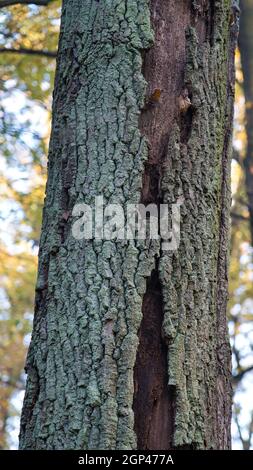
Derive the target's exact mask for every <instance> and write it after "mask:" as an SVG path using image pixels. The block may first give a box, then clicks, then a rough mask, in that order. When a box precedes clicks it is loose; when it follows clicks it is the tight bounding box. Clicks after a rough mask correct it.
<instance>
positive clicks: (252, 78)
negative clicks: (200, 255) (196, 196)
mask: <svg viewBox="0 0 253 470" xmlns="http://www.w3.org/2000/svg"><path fill="white" fill-rule="evenodd" d="M252 25H253V3H252V1H251V0H242V1H241V20H240V36H239V47H240V53H241V62H242V71H243V77H244V83H243V88H244V95H245V108H246V132H247V140H248V144H247V153H246V158H245V160H244V167H245V183H246V191H247V195H248V204H249V215H250V233H251V240H252V245H253V35H252Z"/></svg>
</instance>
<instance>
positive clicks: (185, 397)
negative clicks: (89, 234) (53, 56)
mask: <svg viewBox="0 0 253 470" xmlns="http://www.w3.org/2000/svg"><path fill="white" fill-rule="evenodd" d="M230 19H231V10H230V1H228V0H219V1H216V2H214V1H208V0H202V1H201V0H200V1H197V0H194V1H190V0H188V1H185V0H184V1H183V0H180V1H177V2H172V1H171V2H167V1H159V2H158V1H157V0H156V1H155V0H152V1H151V2H149V1H148V0H132V1H131V2H129V1H123V0H118V1H116V2H111V1H109V0H108V1H104V2H94V1H91V0H90V1H87V2H83V1H81V0H65V1H63V12H62V23H61V34H60V45H59V56H58V62H57V73H56V83H55V92H54V104H53V125H52V136H51V142H50V151H49V163H48V183H47V191H46V193H47V196H46V201H45V208H44V216H43V227H42V235H41V241H40V253H39V272H38V281H37V288H36V308H35V318H34V327H33V335H32V341H31V345H30V348H29V353H28V358H27V364H26V369H27V374H28V380H27V388H26V395H25V400H24V406H23V412H22V419H21V433H20V447H21V448H22V449H135V448H136V447H138V448H144V449H162V448H163V449H169V448H172V447H174V448H182V449H184V448H196V449H201V448H204V449H210V448H220V449H226V448H229V447H230V430H229V422H230V404H231V403H230V400H231V390H230V352H229V346H228V338H227V330H226V297H227V285H226V283H227V280H226V275H227V274H226V273H227V245H228V235H229V226H228V222H227V221H228V216H229V203H230V193H229V163H230V147H231V122H232V102H233V86H232V85H233V80H234V77H233V65H232V64H233V60H232V59H233V58H232V54H233V49H234V43H233V42H231V34H230ZM231 86H232V88H231ZM156 89H158V90H160V89H161V90H162V94H161V98H160V100H158V102H157V103H155V104H154V103H152V104H151V105H147V97H148V96H150V95H152V94H153V92H154V90H156ZM187 100H188V101H187ZM189 100H190V101H189ZM189 102H190V105H189ZM145 103H146V104H145ZM101 194H102V195H103V197H104V199H105V204H107V203H120V204H122V205H123V206H126V204H128V203H138V202H140V201H141V202H142V203H144V204H148V203H150V202H151V203H154V202H155V203H159V202H162V203H168V204H169V205H171V204H172V203H175V202H176V201H177V199H178V198H182V197H183V198H184V204H183V206H182V211H181V244H180V247H179V249H178V251H176V252H163V250H162V244H161V242H160V240H152V241H149V240H143V241H126V242H123V241H122V242H120V241H114V240H110V241H109V240H107V241H106V240H103V241H95V240H91V241H86V242H83V241H78V240H75V239H74V238H73V236H72V234H71V225H72V222H73V218H72V216H71V213H72V209H73V207H74V205H75V204H76V203H79V202H85V203H86V204H90V205H94V197H95V196H98V195H101ZM66 214H68V215H67V216H66Z"/></svg>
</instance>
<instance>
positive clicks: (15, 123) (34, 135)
mask: <svg viewBox="0 0 253 470" xmlns="http://www.w3.org/2000/svg"><path fill="white" fill-rule="evenodd" d="M22 3H25V2H24V1H23V2H22ZM27 3H29V2H27ZM33 3H34V4H27V5H25V4H24V5H23V4H15V1H13V0H9V1H8V0H6V1H5V0H0V449H15V448H17V446H18V432H19V416H20V410H21V406H22V399H23V396H24V385H25V374H24V361H25V355H26V350H27V346H28V344H29V341H30V332H31V327H32V319H33V299H34V285H35V277H36V268H37V253H38V243H39V233H40V225H41V213H42V207H43V201H44V191H45V181H46V163H47V162H46V156H47V148H48V141H49V135H50V119H51V105H52V88H53V81H54V73H55V56H56V50H57V42H58V34H59V25H60V8H61V2H60V1H59V0H42V1H40V2H36V1H34V2H33ZM36 3H41V4H44V5H43V6H38V5H36ZM233 3H235V2H233ZM240 6H241V9H242V14H241V20H240V34H239V47H238V49H237V52H236V103H235V119H234V141H233V160H232V172H231V179H232V208H231V222H232V224H231V227H232V229H231V247H230V251H231V262H230V273H229V277H230V300H229V305H228V323H229V332H230V337H231V347H232V352H233V389H234V407H233V424H232V434H233V449H244V450H247V449H250V448H253V400H252V392H253V0H241V2H240ZM231 18H232V20H231V21H234V19H233V18H234V15H231ZM234 27H236V25H234Z"/></svg>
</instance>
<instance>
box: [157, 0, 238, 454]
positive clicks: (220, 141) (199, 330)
mask: <svg viewBox="0 0 253 470" xmlns="http://www.w3.org/2000/svg"><path fill="white" fill-rule="evenodd" d="M218 3H219V5H218ZM216 4H217V7H219V8H217V10H216V14H217V18H216V22H215V29H214V32H213V34H214V37H213V43H214V46H213V45H210V43H209V42H204V44H202V45H200V44H198V38H197V34H196V31H195V29H194V28H192V27H190V28H189V30H188V31H187V32H186V47H187V53H186V60H187V63H186V72H185V84H186V86H187V87H188V89H189V92H190V95H191V102H192V121H191V126H190V130H189V133H188V135H187V137H185V135H184V137H183V138H182V135H181V130H180V127H179V126H178V125H177V124H176V125H175V126H174V130H173V132H172V133H171V136H170V139H169V145H168V152H167V160H166V162H165V164H164V167H165V172H164V175H163V181H162V189H163V192H164V202H168V203H169V204H171V203H173V202H176V199H177V198H182V197H183V198H184V204H183V206H182V209H181V242H180V247H179V250H178V251H177V252H173V253H163V255H162V257H161V261H160V278H161V282H162V286H163V300H164V323H163V329H164V336H165V337H166V338H167V343H168V369H169V374H168V375H169V384H170V385H172V386H175V389H176V416H175V434H174V445H175V446H176V447H181V446H182V447H183V446H187V445H188V446H191V447H193V448H197V449H201V448H206V447H207V448H217V447H218V446H219V437H218V433H219V432H221V429H220V430H219V423H218V421H217V414H218V412H217V408H218V405H217V401H218V400H217V393H219V392H217V382H218V380H219V378H220V370H219V364H218V360H217V351H218V349H219V347H220V345H219V341H220V338H219V333H218V326H217V325H218V324H219V322H220V321H221V319H220V317H224V318H225V310H224V309H223V310H222V309H220V308H219V307H218V306H217V290H218V287H219V283H221V284H222V285H223V284H224V283H226V280H225V279H219V272H218V271H219V255H220V236H221V235H220V232H221V230H223V231H226V232H225V233H226V235H225V238H226V242H227V240H228V226H227V225H226V223H225V222H224V221H223V220H221V214H222V211H224V213H225V214H226V217H227V218H228V214H229V206H230V191H229V173H230V165H229V156H230V154H231V152H230V150H231V128H230V133H229V135H228V136H226V129H227V126H228V125H231V109H232V108H231V102H232V103H233V92H231V89H230V86H231V87H232V81H231V84H229V86H228V60H229V58H228V50H229V19H228V18H229V11H230V10H229V6H230V5H229V2H216ZM231 80H232V78H231ZM231 100H232V101H231ZM226 138H228V140H229V142H228V146H229V147H228V149H225V150H226V155H225V158H226V162H224V158H223V154H224V147H225V139H226ZM225 164H226V165H225ZM224 187H226V188H227V192H226V196H225V197H224V198H222V192H223V191H224ZM222 218H223V215H222ZM227 246H228V244H227ZM225 262H226V260H222V263H224V266H225ZM224 272H225V273H226V267H225V271H224ZM224 290H225V292H224ZM224 290H223V292H222V294H223V295H224V294H225V296H226V295H227V293H226V288H225V289H224ZM225 304H226V301H225ZM224 321H225V320H224ZM223 346H224V348H225V353H224V356H223V358H222V360H223V367H224V370H223V372H222V373H221V375H223V374H224V376H225V377H229V375H230V350H229V340H228V337H227V332H226V331H224V332H223ZM222 380H223V379H222ZM221 393H224V394H225V397H224V396H223V400H224V399H225V402H227V408H228V410H229V409H230V406H231V389H230V386H229V385H228V388H227V389H226V390H222V392H221ZM223 412H224V414H225V413H227V409H225V408H224V410H223ZM228 414H229V416H230V412H229V411H228ZM228 421H229V418H228ZM228 434H229V430H228ZM225 446H229V437H228V438H227V441H226V443H225Z"/></svg>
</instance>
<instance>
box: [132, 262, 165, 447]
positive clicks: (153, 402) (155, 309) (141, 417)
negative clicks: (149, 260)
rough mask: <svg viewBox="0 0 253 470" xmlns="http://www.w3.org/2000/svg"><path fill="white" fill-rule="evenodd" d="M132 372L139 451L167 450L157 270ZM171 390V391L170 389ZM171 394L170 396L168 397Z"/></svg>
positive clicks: (146, 298) (146, 300) (146, 301)
mask: <svg viewBox="0 0 253 470" xmlns="http://www.w3.org/2000/svg"><path fill="white" fill-rule="evenodd" d="M142 312H143V319H142V323H141V327H140V331H139V341H140V342H139V348H138V352H137V358H136V364H135V369H134V388H135V394H134V403H133V409H134V414H135V432H136V435H137V441H138V442H137V445H138V449H152V450H159V449H169V448H171V445H172V443H171V442H170V441H171V436H172V435H173V421H174V420H173V414H174V413H173V401H174V400H173V391H172V390H169V387H168V374H167V369H168V366H167V346H166V344H165V342H164V340H163V338H162V322H163V310H162V292H161V285H160V281H159V274H158V266H157V268H156V269H154V270H153V272H152V274H151V277H150V279H149V280H148V282H147V290H146V294H145V296H144V300H143V308H142ZM170 388H171V387H170ZM171 392H172V393H171Z"/></svg>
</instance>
